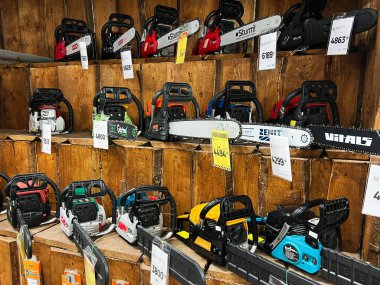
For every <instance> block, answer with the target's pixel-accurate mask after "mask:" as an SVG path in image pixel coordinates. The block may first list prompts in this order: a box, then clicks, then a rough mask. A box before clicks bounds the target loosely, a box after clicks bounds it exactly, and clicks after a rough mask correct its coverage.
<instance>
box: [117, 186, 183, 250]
mask: <svg viewBox="0 0 380 285" xmlns="http://www.w3.org/2000/svg"><path fill="white" fill-rule="evenodd" d="M151 192H154V193H157V194H158V196H154V197H150V196H148V194H147V193H151ZM165 205H170V217H171V219H170V229H169V231H168V232H167V234H166V235H165V236H164V237H162V239H163V240H167V239H169V238H170V237H171V236H172V235H173V233H174V231H175V229H176V221H177V220H176V218H177V217H176V216H177V212H176V204H175V200H174V198H173V196H172V195H171V194H170V192H169V190H168V188H166V187H161V186H140V187H137V188H133V189H131V190H129V191H128V192H126V193H125V194H123V195H121V196H120V197H119V199H118V217H119V222H118V225H117V228H116V231H117V232H118V233H119V234H120V235H121V236H122V237H123V238H125V239H126V240H127V241H129V242H130V243H134V242H136V240H137V228H136V227H137V225H140V226H142V227H144V228H146V229H147V230H149V231H150V232H151V233H152V234H155V235H161V230H162V222H163V221H162V214H163V213H162V206H165Z"/></svg>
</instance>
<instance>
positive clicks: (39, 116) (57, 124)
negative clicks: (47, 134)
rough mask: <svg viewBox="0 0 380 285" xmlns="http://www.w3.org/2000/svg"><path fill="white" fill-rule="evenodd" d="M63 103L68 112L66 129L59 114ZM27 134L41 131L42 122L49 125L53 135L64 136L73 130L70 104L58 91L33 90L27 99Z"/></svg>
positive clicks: (47, 89) (72, 114)
mask: <svg viewBox="0 0 380 285" xmlns="http://www.w3.org/2000/svg"><path fill="white" fill-rule="evenodd" d="M61 103H63V104H64V105H66V108H67V110H68V117H69V122H68V127H67V128H66V129H65V127H66V124H65V121H64V119H63V118H62V114H61V110H60V109H61V106H60V104H61ZM28 107H29V132H32V133H39V132H40V131H41V130H42V125H43V123H44V122H48V123H49V124H51V127H52V132H53V133H61V134H66V133H70V132H71V131H72V130H73V125H74V111H73V107H72V106H71V104H70V102H69V101H68V100H67V99H66V98H65V97H63V93H62V91H61V90H60V89H53V88H38V89H36V90H34V92H33V95H32V97H31V98H30V99H29V103H28Z"/></svg>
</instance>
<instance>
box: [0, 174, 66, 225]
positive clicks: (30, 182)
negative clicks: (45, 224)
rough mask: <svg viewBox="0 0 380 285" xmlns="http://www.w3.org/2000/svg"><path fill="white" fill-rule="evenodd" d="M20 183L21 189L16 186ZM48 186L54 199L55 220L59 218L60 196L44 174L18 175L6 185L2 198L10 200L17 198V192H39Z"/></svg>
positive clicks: (55, 185) (55, 186) (51, 181)
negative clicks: (5, 197)
mask: <svg viewBox="0 0 380 285" xmlns="http://www.w3.org/2000/svg"><path fill="white" fill-rule="evenodd" d="M18 183H21V184H22V185H23V186H25V187H23V188H20V187H19V186H18V185H17V184H18ZM47 186H50V188H51V189H53V192H54V197H55V206H56V211H55V216H54V217H55V218H57V219H58V218H59V206H60V204H61V196H60V191H59V188H58V186H57V184H55V182H54V181H53V180H51V179H50V178H48V177H47V176H46V175H45V174H44V173H30V174H20V175H16V176H14V177H13V178H12V179H11V180H10V181H9V182H8V184H7V185H6V186H5V188H4V196H7V197H9V198H10V199H12V200H15V199H16V198H17V194H16V193H17V192H28V191H35V190H41V189H42V188H46V187H47Z"/></svg>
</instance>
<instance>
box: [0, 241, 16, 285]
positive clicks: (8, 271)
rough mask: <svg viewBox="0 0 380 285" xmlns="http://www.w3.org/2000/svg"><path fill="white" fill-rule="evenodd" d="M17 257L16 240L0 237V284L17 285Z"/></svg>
mask: <svg viewBox="0 0 380 285" xmlns="http://www.w3.org/2000/svg"><path fill="white" fill-rule="evenodd" d="M17 255H18V254H17V242H16V239H15V238H11V237H3V236H0V260H1V262H0V263H1V266H0V284H19V282H20V276H19V274H18V268H19V263H18V257H17Z"/></svg>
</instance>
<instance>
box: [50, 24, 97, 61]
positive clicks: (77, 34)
mask: <svg viewBox="0 0 380 285" xmlns="http://www.w3.org/2000/svg"><path fill="white" fill-rule="evenodd" d="M54 38H55V55H54V60H55V61H73V60H80V59H81V56H80V48H79V43H80V42H85V43H86V47H87V57H88V59H89V60H92V59H96V42H95V34H94V33H93V32H92V31H91V30H90V29H89V28H88V27H87V24H86V22H84V21H82V20H75V19H69V18H64V19H62V21H61V24H60V25H59V26H57V28H56V29H55V32H54Z"/></svg>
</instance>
